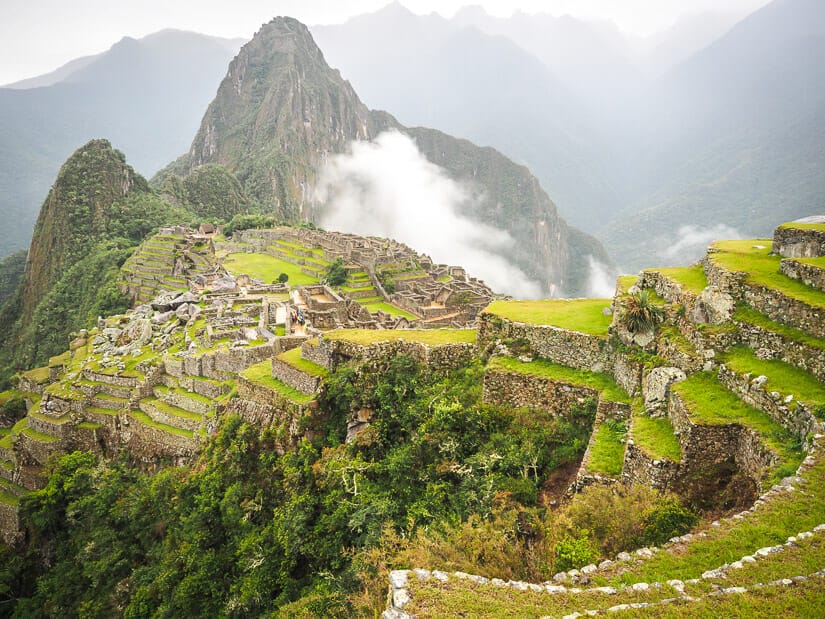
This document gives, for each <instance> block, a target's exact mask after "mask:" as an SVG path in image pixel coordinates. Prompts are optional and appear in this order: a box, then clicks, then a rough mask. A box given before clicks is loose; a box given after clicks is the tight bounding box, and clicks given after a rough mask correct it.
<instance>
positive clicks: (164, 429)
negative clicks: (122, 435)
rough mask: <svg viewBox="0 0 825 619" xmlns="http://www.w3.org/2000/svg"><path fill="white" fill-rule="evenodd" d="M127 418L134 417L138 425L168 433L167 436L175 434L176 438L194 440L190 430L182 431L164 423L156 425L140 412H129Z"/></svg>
mask: <svg viewBox="0 0 825 619" xmlns="http://www.w3.org/2000/svg"><path fill="white" fill-rule="evenodd" d="M129 416H130V417H134V418H135V419H137V420H138V421H139V422H140V423H142V424H143V425H145V426H147V427H149V428H154V429H155V430H160V431H161V432H168V433H169V434H176V435H177V436H182V437H184V438H188V439H193V438H195V433H194V432H192V431H191V430H183V429H181V428H176V427H175V426H169V425H166V424H165V423H158V422H157V421H154V420H153V419H152V418H151V417H150V416H149V415H147V414H146V413H144V412H142V411H129Z"/></svg>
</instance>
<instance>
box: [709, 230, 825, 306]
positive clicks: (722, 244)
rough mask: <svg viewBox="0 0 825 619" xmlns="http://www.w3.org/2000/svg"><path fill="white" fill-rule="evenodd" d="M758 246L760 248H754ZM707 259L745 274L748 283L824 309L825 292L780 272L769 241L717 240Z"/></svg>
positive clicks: (778, 260)
mask: <svg viewBox="0 0 825 619" xmlns="http://www.w3.org/2000/svg"><path fill="white" fill-rule="evenodd" d="M755 245H759V246H761V247H755ZM713 247H714V248H716V249H718V250H719V251H718V252H716V253H711V254H709V255H710V258H711V260H713V261H714V263H716V264H717V265H719V266H721V267H722V268H724V269H726V270H728V271H740V272H744V273H747V282H748V283H750V284H753V285H757V286H764V287H766V288H771V289H774V290H777V291H778V292H780V293H782V294H783V295H784V296H786V297H788V298H790V299H795V300H797V301H801V302H802V303H805V304H806V305H810V306H811V307H816V308H820V309H825V292H823V291H821V290H817V289H815V288H810V287H808V286H806V285H805V284H803V283H802V282H800V281H797V280H795V279H791V278H790V277H787V276H786V275H783V274H782V273H780V272H779V263H780V258H779V256H771V255H770V251H771V247H772V242H771V241H770V240H759V239H757V240H749V241H717V242H716V243H714V244H713Z"/></svg>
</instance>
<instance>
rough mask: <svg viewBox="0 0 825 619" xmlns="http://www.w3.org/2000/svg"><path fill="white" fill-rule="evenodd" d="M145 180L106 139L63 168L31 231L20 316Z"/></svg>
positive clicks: (144, 189) (90, 243)
mask: <svg viewBox="0 0 825 619" xmlns="http://www.w3.org/2000/svg"><path fill="white" fill-rule="evenodd" d="M135 190H137V191H139V192H148V191H149V185H148V183H147V182H146V180H145V179H144V178H143V177H142V176H140V175H139V174H137V173H136V172H135V171H134V170H133V169H132V168H131V166H129V165H128V164H127V163H126V159H125V157H124V156H123V154H122V153H120V152H119V151H116V150H115V149H113V148H112V146H111V144H109V142H108V141H106V140H92V141H91V142H89V143H87V144H86V145H85V146H83V147H82V148H80V149H78V150H77V151H75V153H74V154H73V155H72V156H71V157H70V158H69V159H68V160H67V161H66V163H64V164H63V166H62V167H61V168H60V172H59V173H58V175H57V180H55V182H54V185H52V188H51V190H50V191H49V194H48V196H47V197H46V201H45V202H44V203H43V206H42V207H41V209H40V215H39V216H38V217H37V223H36V224H35V227H34V233H33V235H32V242H31V246H30V247H29V253H28V257H27V259H26V269H25V272H24V275H23V290H22V299H21V300H22V317H23V320H24V322H25V321H26V320H27V319H28V318H30V317H31V315H32V312H33V310H34V308H35V306H36V305H37V303H38V302H39V301H40V300H41V299H42V298H43V296H44V295H45V294H46V292H47V291H48V290H49V289H50V288H51V287H52V286H53V285H54V284H55V282H56V281H57V280H58V279H59V278H60V276H61V274H62V273H63V272H64V271H65V270H66V269H67V268H68V267H70V266H71V265H72V264H74V263H76V262H77V261H78V260H80V259H81V258H83V257H84V256H86V255H87V254H88V252H89V250H90V249H91V247H92V246H93V245H94V244H95V242H96V241H97V240H98V239H99V238H100V237H101V236H104V235H105V234H106V232H107V231H108V230H109V229H110V228H112V227H113V226H114V225H115V224H116V222H117V219H118V217H117V215H118V213H117V210H118V209H117V206H116V203H117V202H119V201H120V200H121V199H123V198H125V197H126V196H127V195H128V194H129V193H130V192H132V191H135Z"/></svg>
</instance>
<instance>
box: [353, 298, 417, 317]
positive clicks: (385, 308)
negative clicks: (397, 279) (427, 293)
mask: <svg viewBox="0 0 825 619" xmlns="http://www.w3.org/2000/svg"><path fill="white" fill-rule="evenodd" d="M361 305H363V306H364V307H366V308H367V309H368V310H369V311H370V312H377V311H379V310H380V311H382V312H384V313H386V314H390V315H391V316H401V317H402V318H406V319H407V320H418V316H416V315H415V314H411V313H410V312H408V311H406V310H402V309H401V308H400V307H397V306H395V305H392V304H391V303H385V302H384V301H373V302H371V303H362V304H361Z"/></svg>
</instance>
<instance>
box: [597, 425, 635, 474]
mask: <svg viewBox="0 0 825 619" xmlns="http://www.w3.org/2000/svg"><path fill="white" fill-rule="evenodd" d="M626 434H627V428H626V427H625V425H624V423H622V422H620V421H605V422H604V423H602V424H601V425H600V426H599V427H598V429H597V430H596V436H595V438H594V439H593V445H592V446H591V447H590V460H589V462H588V463H587V470H588V471H590V472H591V473H600V474H602V475H610V476H611V477H618V476H619V475H621V474H622V464H623V463H624V449H625V443H624V442H623V440H624V437H625V435H626Z"/></svg>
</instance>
